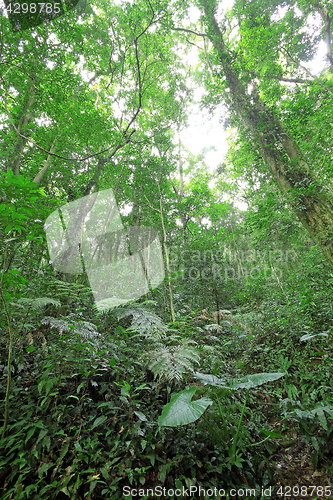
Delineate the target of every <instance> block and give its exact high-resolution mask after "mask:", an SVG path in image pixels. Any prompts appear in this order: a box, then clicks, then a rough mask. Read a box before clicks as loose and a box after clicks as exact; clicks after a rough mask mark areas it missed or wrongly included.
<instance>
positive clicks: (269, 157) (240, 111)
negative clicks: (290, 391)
mask: <svg viewBox="0 0 333 500" xmlns="http://www.w3.org/2000/svg"><path fill="white" fill-rule="evenodd" d="M201 8H202V10H203V12H204V15H205V21H206V23H207V36H208V37H209V39H210V40H211V42H212V44H213V46H214V48H215V50H216V52H217V54H218V58H219V61H220V63H221V66H222V68H223V73H224V75H225V77H226V80H227V83H228V86H229V88H230V92H229V95H230V104H231V106H232V108H233V109H234V111H235V112H236V113H237V115H238V116H239V117H240V119H241V121H242V123H243V125H245V126H246V127H247V128H248V129H249V130H250V132H251V134H252V136H253V138H254V140H255V141H256V143H257V144H258V145H259V148H260V150H261V154H262V156H263V158H264V160H265V161H266V163H267V165H268V167H269V170H270V172H271V174H272V175H273V177H274V179H275V181H276V183H277V184H278V186H279V188H280V190H281V191H282V192H283V193H284V195H285V196H286V198H287V200H288V202H289V203H290V205H291V207H292V209H293V211H294V212H295V214H296V215H297V217H298V218H299V220H300V221H301V223H302V224H303V226H304V227H305V228H306V230H307V231H308V233H309V234H310V236H311V238H312V239H313V240H314V242H315V243H317V244H318V246H319V248H320V249H321V251H322V252H323V254H324V255H325V257H326V259H327V260H328V262H329V263H330V265H331V266H332V267H333V198H332V196H331V195H330V193H329V191H328V189H326V188H324V186H321V185H320V184H319V182H318V180H317V179H316V175H315V173H314V172H311V171H310V168H309V165H308V164H307V162H306V160H305V159H304V157H303V155H302V153H301V151H300V149H299V148H298V146H297V144H296V142H295V141H294V140H293V139H292V138H291V137H290V136H288V134H287V133H286V132H285V130H284V128H283V126H282V124H281V123H280V122H279V121H278V120H276V119H275V118H274V117H273V116H272V114H271V113H270V110H269V108H268V107H267V106H266V105H265V103H264V102H263V101H262V100H261V99H260V98H259V97H256V98H253V97H251V96H249V95H248V94H247V92H246V90H245V87H244V85H243V84H242V83H241V81H240V80H239V78H238V76H237V74H236V71H235V69H234V66H233V62H232V60H231V59H232V57H231V55H230V53H229V52H228V50H227V47H226V45H225V43H224V40H223V36H222V32H221V30H220V28H219V26H218V24H217V21H216V19H215V15H214V9H215V6H214V3H212V2H211V1H210V0H202V1H201Z"/></svg>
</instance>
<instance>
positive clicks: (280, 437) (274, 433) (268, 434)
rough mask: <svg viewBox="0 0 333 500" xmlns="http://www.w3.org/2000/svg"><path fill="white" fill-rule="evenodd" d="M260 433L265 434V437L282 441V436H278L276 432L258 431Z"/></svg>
mask: <svg viewBox="0 0 333 500" xmlns="http://www.w3.org/2000/svg"><path fill="white" fill-rule="evenodd" d="M260 433H261V434H265V436H269V437H271V438H275V439H284V436H282V435H281V434H278V433H277V432H273V431H266V430H265V429H260Z"/></svg>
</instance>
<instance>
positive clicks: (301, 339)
mask: <svg viewBox="0 0 333 500" xmlns="http://www.w3.org/2000/svg"><path fill="white" fill-rule="evenodd" d="M319 336H322V337H328V334H327V333H317V334H316V335H312V334H311V333H307V334H306V335H302V337H301V338H300V341H301V342H304V341H305V340H310V339H314V338H315V337H319Z"/></svg>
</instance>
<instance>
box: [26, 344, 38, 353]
mask: <svg viewBox="0 0 333 500" xmlns="http://www.w3.org/2000/svg"><path fill="white" fill-rule="evenodd" d="M25 350H26V351H27V352H34V351H35V350H36V347H34V346H33V345H30V346H28V347H26V348H25Z"/></svg>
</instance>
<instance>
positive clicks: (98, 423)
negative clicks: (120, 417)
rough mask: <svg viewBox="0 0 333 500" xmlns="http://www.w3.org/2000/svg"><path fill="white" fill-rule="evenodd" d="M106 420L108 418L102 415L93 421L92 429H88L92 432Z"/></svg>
mask: <svg viewBox="0 0 333 500" xmlns="http://www.w3.org/2000/svg"><path fill="white" fill-rule="evenodd" d="M107 419H108V417H106V416H105V415H102V416H101V417H97V418H96V420H95V421H94V423H93V424H92V427H91V428H90V430H91V431H92V430H93V429H95V427H97V426H98V425H101V424H102V423H103V422H105V420H107Z"/></svg>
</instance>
